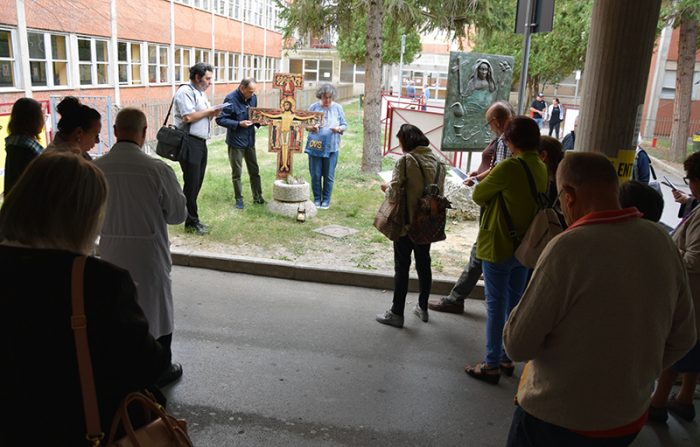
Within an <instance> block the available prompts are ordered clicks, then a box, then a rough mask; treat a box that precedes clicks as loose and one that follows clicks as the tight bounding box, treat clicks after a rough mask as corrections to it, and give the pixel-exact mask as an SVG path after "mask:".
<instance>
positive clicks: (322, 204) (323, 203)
mask: <svg viewBox="0 0 700 447" xmlns="http://www.w3.org/2000/svg"><path fill="white" fill-rule="evenodd" d="M330 207H331V204H330V203H329V202H321V206H319V208H321V209H322V210H327V209H328V208H330Z"/></svg>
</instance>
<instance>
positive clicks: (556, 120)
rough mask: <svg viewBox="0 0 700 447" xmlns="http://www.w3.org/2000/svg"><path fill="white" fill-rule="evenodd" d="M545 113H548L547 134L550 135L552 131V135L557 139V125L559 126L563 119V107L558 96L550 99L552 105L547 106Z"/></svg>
mask: <svg viewBox="0 0 700 447" xmlns="http://www.w3.org/2000/svg"><path fill="white" fill-rule="evenodd" d="M547 115H549V136H550V137H551V136H552V131H554V135H555V136H556V138H557V140H558V139H559V127H560V126H561V122H562V120H563V119H564V109H563V108H562V106H561V105H560V104H559V98H554V99H553V100H552V105H551V106H549V110H548V112H547Z"/></svg>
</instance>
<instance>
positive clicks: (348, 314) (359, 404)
mask: <svg viewBox="0 0 700 447" xmlns="http://www.w3.org/2000/svg"><path fill="white" fill-rule="evenodd" d="M173 283H174V284H173V290H174V293H175V308H176V322H175V325H176V328H175V333H174V339H173V350H174V357H175V360H176V361H179V362H181V363H182V364H183V367H184V376H183V378H182V379H181V380H180V381H179V382H177V383H175V384H173V385H172V386H170V387H168V388H167V389H166V390H165V392H166V395H167V396H168V398H169V408H170V410H171V411H172V412H174V413H175V414H176V415H178V416H179V417H183V418H185V419H187V420H188V422H189V430H190V433H191V435H192V437H193V439H194V441H195V445H197V446H370V445H371V446H375V445H376V446H484V447H487V446H503V445H505V440H506V437H507V433H508V428H509V426H510V421H511V417H512V413H513V409H514V407H513V395H514V393H515V391H516V387H517V380H518V378H517V376H518V375H519V373H520V371H521V368H522V365H518V367H517V368H516V377H513V378H505V377H503V378H502V379H501V382H500V383H499V384H498V385H497V386H492V385H488V384H485V383H482V382H478V381H476V380H474V379H472V378H470V377H468V376H466V375H465V374H464V372H463V367H464V365H465V364H466V363H471V362H476V361H479V360H481V359H482V357H483V353H484V333H485V309H484V303H483V302H482V301H477V300H468V302H467V306H466V312H465V313H464V314H463V315H450V314H440V313H436V312H432V313H431V314H430V322H429V323H427V324H426V323H423V322H421V321H420V320H419V319H418V318H417V317H415V316H414V315H412V314H411V313H410V309H411V307H412V305H413V304H415V302H416V300H417V296H416V294H414V293H411V294H409V297H408V304H407V313H406V324H405V327H404V328H403V329H395V328H392V327H388V326H383V325H380V324H378V323H376V322H375V321H374V315H375V314H376V313H382V312H383V311H385V310H386V309H388V308H389V306H390V302H391V292H390V291H387V290H381V289H374V288H362V287H353V286H343V285H333V284H320V283H315V282H305V281H295V280H290V279H278V278H269V277H264V276H253V275H245V274H238V273H226V272H221V271H213V270H207V269H196V268H189V267H175V268H174V270H173ZM611 367H615V365H611ZM581 373H582V374H585V371H582V372H581ZM698 445H700V424H698V422H695V423H690V424H688V423H685V422H679V421H678V420H676V419H675V418H673V417H671V418H670V419H669V423H668V425H666V426H661V427H649V426H647V427H645V428H644V429H643V431H642V433H641V434H640V436H639V437H638V439H637V441H635V443H634V444H633V446H635V447H641V446H669V447H671V446H698Z"/></svg>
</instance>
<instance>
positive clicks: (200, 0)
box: [193, 0, 210, 11]
mask: <svg viewBox="0 0 700 447" xmlns="http://www.w3.org/2000/svg"><path fill="white" fill-rule="evenodd" d="M209 5H210V3H209V0H194V3H193V6H194V7H195V8H199V9H203V10H205V11H209V10H210V9H209Z"/></svg>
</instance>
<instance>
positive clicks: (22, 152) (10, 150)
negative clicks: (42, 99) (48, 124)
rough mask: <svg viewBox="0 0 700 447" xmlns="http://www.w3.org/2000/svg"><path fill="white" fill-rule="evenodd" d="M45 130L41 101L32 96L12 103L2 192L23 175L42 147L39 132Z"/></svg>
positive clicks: (6, 190)
mask: <svg viewBox="0 0 700 447" xmlns="http://www.w3.org/2000/svg"><path fill="white" fill-rule="evenodd" d="M42 130H44V111H43V110H42V108H41V103H39V102H37V101H36V100H34V99H32V98H20V99H18V100H17V101H16V102H15V103H14V104H13V105H12V112H11V113H10V122H9V123H8V125H7V134H8V137H7V138H5V152H6V153H7V157H6V158H5V189H4V191H5V195H7V194H8V193H9V192H10V190H11V189H12V187H13V186H14V184H15V183H16V182H17V180H18V179H19V176H20V175H22V172H24V170H25V169H27V165H29V163H30V162H31V161H32V160H34V159H35V158H36V157H37V156H38V155H39V154H40V153H41V152H42V151H43V150H44V148H43V147H41V144H39V135H40V134H41V131H42Z"/></svg>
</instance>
